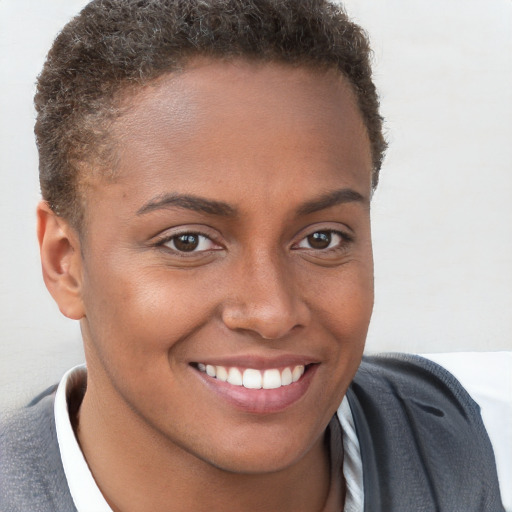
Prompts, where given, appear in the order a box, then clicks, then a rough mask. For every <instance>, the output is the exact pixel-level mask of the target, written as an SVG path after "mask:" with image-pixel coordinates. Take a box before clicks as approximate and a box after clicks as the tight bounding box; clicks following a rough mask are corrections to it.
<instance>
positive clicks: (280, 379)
mask: <svg viewBox="0 0 512 512" xmlns="http://www.w3.org/2000/svg"><path fill="white" fill-rule="evenodd" d="M197 367H198V369H199V370H200V371H201V372H203V373H206V374H208V375H209V376H210V377H214V378H217V379H219V380H222V381H224V382H228V383H229V384H232V385H233V386H243V387H245V388H250V389H276V388H280V387H281V386H289V385H290V384H291V383H292V382H297V381H298V380H299V379H300V378H301V377H302V375H303V374H304V365H301V364H299V365H297V366H288V367H286V368H284V369H283V370H278V369H277V368H272V369H268V370H255V369H253V368H246V369H245V370H239V369H238V368H236V367H232V368H226V367H225V366H214V365H211V364H203V363H199V364H198V365H197Z"/></svg>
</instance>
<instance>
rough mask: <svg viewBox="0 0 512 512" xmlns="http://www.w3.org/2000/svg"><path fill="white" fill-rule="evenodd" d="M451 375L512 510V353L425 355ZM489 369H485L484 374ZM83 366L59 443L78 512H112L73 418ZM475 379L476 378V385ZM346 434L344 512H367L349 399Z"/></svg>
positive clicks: (60, 423)
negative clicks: (483, 433)
mask: <svg viewBox="0 0 512 512" xmlns="http://www.w3.org/2000/svg"><path fill="white" fill-rule="evenodd" d="M424 357H427V358H429V359H431V360H433V361H435V362H437V363H438V364H440V365H441V366H444V367H445V368H446V369H447V370H448V371H450V372H451V373H452V374H453V375H454V376H455V377H457V378H458V380H459V381H460V382H461V383H462V385H463V386H464V387H465V388H466V389H467V391H468V392H469V393H470V395H471V396H472V398H473V399H474V400H475V401H476V402H477V403H478V404H479V405H480V407H481V411H482V419H483V421H484V424H485V427H486V429H487V432H488V434H489V437H490V439H491V443H492V445H493V448H494V453H495V457H496V465H497V469H498V478H499V481H500V487H501V493H502V500H503V505H504V506H505V510H507V512H512V352H488V353H476V352H471V353H448V354H430V355H424ZM483 369H485V370H487V371H485V372H482V370H483ZM85 372H86V370H85V366H83V365H82V366H77V367H75V368H73V369H71V370H69V371H68V372H67V373H66V374H65V375H64V376H63V378H62V380H61V382H60V384H59V387H58V389H57V394H56V397H55V423H56V430H57V440H58V443H59V449H60V454H61V459H62V465H63V467H64V473H65V475H66V479H67V482H68V486H69V490H70V493H71V496H72V498H73V501H74V503H75V507H76V508H77V510H78V512H112V509H111V508H110V507H109V505H108V503H107V502H106V501H105V498H104V497H103V495H102V494H101V492H100V490H99V488H98V486H97V484H96V482H95V481H94V478H93V476H92V474H91V472H90V470H89V467H88V466H87V462H86V461H85V459H84V456H83V454H82V451H81V450H80V447H79V445H78V442H77V440H76V437H75V434H74V432H73V428H72V426H71V421H70V419H69V413H68V405H67V399H66V390H67V389H69V388H70V387H71V386H73V384H74V381H76V379H77V378H80V379H81V378H84V373H85ZM474 376H478V380H477V381H475V379H474ZM338 418H339V420H340V424H341V427H342V430H343V450H344V461H343V475H344V477H345V482H346V497H345V508H344V512H363V509H364V489H363V473H362V462H361V454H360V448H359V441H358V439H357V435H356V431H355V427H354V420H353V417H352V412H351V410H350V405H349V403H348V401H347V400H346V398H345V399H344V400H343V402H342V404H341V406H340V408H339V409H338Z"/></svg>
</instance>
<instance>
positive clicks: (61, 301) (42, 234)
mask: <svg viewBox="0 0 512 512" xmlns="http://www.w3.org/2000/svg"><path fill="white" fill-rule="evenodd" d="M37 237H38V239H39V249H40V252H41V265H42V270H43V279H44V282H45V284H46V288H48V291H49V292H50V293H51V295H52V297H53V299H54V300H55V302H56V303H57V305H58V306H59V309H60V311H61V313H62V314H63V315H64V316H67V317H68V318H71V319H73V320H80V319H81V318H83V317H84V315H85V310H84V305H83V302H82V296H81V291H82V254H81V251H80V240H79V237H78V234H77V233H76V231H75V230H74V229H73V228H72V227H71V226H70V225H69V223H68V222H67V221H66V220H64V219H63V218H62V217H59V216H58V215H56V214H55V213H54V212H53V211H52V210H51V208H50V207H49V205H48V203H47V202H46V201H41V202H40V203H39V205H38V206H37Z"/></svg>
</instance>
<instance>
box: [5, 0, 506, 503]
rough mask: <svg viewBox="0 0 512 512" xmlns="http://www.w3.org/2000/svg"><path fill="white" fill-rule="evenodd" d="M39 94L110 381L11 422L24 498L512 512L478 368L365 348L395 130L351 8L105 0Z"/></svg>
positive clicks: (47, 157) (10, 450)
mask: <svg viewBox="0 0 512 512" xmlns="http://www.w3.org/2000/svg"><path fill="white" fill-rule="evenodd" d="M35 101H36V108H37V111H38V120H37V124H36V136H37V140H38V148H39V152H40V179H41V188H42V192H43V199H44V200H43V201H42V202H41V204H40V205H39V208H38V221H39V224H38V226H39V227H38V235H39V242H40V247H41V259H42V266H43V275H44V279H45V283H46V285H47V287H48V289H49V291H50V293H51V294H52V296H53V297H54V299H55V301H56V302H57V304H58V306H59V308H60V310H61V312H62V313H63V314H64V315H65V316H67V317H68V318H72V319H75V320H79V321H80V325H81V329H82V334H83V341H84V349H85V354H86V362H87V371H86V370H85V369H83V368H78V369H74V370H72V371H71V372H70V373H69V374H68V375H66V376H65V378H64V379H63V381H62V382H61V384H60V385H59V388H58V389H57V391H56V395H55V396H54V390H51V391H49V392H48V393H46V394H44V395H43V396H41V397H38V398H37V399H36V400H35V401H34V403H33V405H32V406H31V407H29V408H28V409H27V410H26V411H25V412H24V413H23V414H22V415H21V416H17V417H16V418H15V419H13V420H11V422H10V423H9V424H8V425H7V426H6V427H5V428H4V429H3V431H4V434H3V435H4V440H3V446H2V453H5V456H4V461H2V472H3V475H2V478H3V482H6V484H4V489H2V496H1V499H2V500H3V501H2V502H0V503H1V504H2V507H3V509H5V510H16V509H20V510H23V509H30V510H70V509H76V510H79V511H82V510H103V511H108V510H113V511H118V510H120V511H130V510H134V511H135V510H180V511H185V510H207V509H208V510H219V511H222V510H267V511H272V510H276V511H277V510H279V511H287V510H304V511H315V510H325V511H339V510H343V509H345V510H363V508H362V507H364V510H371V511H376V510H399V511H400V510H404V511H405V510H415V509H421V510H465V511H469V510H475V511H476V510H478V511H481V510H489V511H500V510H503V508H502V506H501V504H500V497H499V489H498V482H497V478H496V469H495V464H494V456H493V453H492V448H491V446H490V443H489V440H488V438H487V435H486V433H485V429H484V428H483V425H482V422H481V419H480V417H479V413H478V408H477V406H476V405H475V404H474V403H473V402H472V401H471V399H470V398H469V396H468V395H467V394H466V393H465V391H464V390H463V388H462V387H461V386H460V385H459V384H458V382H457V381H455V379H454V378H453V377H451V376H450V375H449V374H448V373H447V372H445V371H443V370H442V369H441V368H440V367H437V366H436V365H434V364H433V363H430V362H428V361H425V360H422V359H421V358H414V357H407V356H402V357H395V358H373V359H367V360H365V361H363V363H361V358H362V352H363V347H364V342H365V339H366V333H367V328H368V324H369V320H370V316H371V311H372V306H373V261H372V250H371V236H370V198H371V195H372V192H373V190H374V188H375V187H376V186H377V182H378V173H379V169H380V165H381V162H382V157H383V152H384V149H385V142H384V138H383V136H382V122H381V117H380V115H379V112H378V99H377V94H376V91H375V87H374V85H373V83H372V80H371V69H370V65H369V47H368V43H367V40H366V38H365V36H364V33H363V32H362V31H361V29H360V28H359V27H357V26H356V25H354V24H353V23H352V22H350V20H349V19H348V18H347V17H346V15H345V14H344V12H343V11H342V10H341V9H340V8H339V7H336V6H335V5H333V4H329V3H327V2H323V1H305V2H300V3H299V2H294V1H286V2H285V1H279V2H277V1H270V0H269V1H265V2H259V1H258V2H256V1H255V2H235V1H210V2H203V1H199V0H198V1H196V2H194V1H188V2H170V1H158V0H148V1H126V0H123V1H121V0H103V1H99V0H98V1H93V2H91V3H90V4H89V5H88V6H87V7H86V8H85V9H84V10H83V11H82V13H81V14H80V15H79V16H78V17H77V18H76V19H75V20H73V21H72V22H70V24H68V25H67V26H66V27H65V29H64V30H63V32H62V33H61V34H60V35H59V37H58V38H57V40H56V42H55V43H54V46H53V48H52V50H51V51H50V54H49V55H48V59H47V62H46V64H45V68H44V69H43V72H42V74H41V76H40V78H39V82H38V91H37V94H36V100H35ZM356 372H357V375H356ZM54 402H55V414H53V407H54V405H53V404H54ZM48 434H50V438H49V439H48ZM57 440H58V444H57ZM41 453H43V454H44V456H43V457H41Z"/></svg>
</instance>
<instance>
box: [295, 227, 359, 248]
mask: <svg viewBox="0 0 512 512" xmlns="http://www.w3.org/2000/svg"><path fill="white" fill-rule="evenodd" d="M348 241H350V239H349V237H348V236H347V235H345V234H343V233H340V232H338V231H333V230H325V231H315V232H314V233H311V234H309V235H308V236H306V237H304V238H303V239H302V240H301V241H300V242H299V243H298V244H297V245H296V247H297V248H300V249H315V250H319V251H325V250H329V249H337V248H339V247H341V246H342V245H343V244H344V243H346V242H348Z"/></svg>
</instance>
